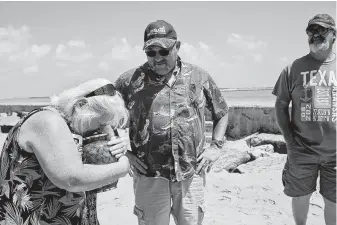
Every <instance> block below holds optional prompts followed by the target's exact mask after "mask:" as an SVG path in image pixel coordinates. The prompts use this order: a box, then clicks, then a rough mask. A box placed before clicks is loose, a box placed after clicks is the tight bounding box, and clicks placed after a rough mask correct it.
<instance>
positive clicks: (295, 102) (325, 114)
mask: <svg viewBox="0 0 337 225" xmlns="http://www.w3.org/2000/svg"><path fill="white" fill-rule="evenodd" d="M336 86H337V80H336V59H335V60H333V61H331V62H320V61H318V60H316V59H315V58H313V57H312V56H311V55H310V54H308V55H306V56H304V57H302V58H299V59H297V60H295V61H294V62H293V63H292V64H291V65H289V66H287V67H286V68H285V69H283V71H282V73H281V75H280V77H279V78H278V81H277V83H276V84H275V87H274V90H273V92H272V93H273V94H274V95H276V96H278V98H280V99H281V100H283V101H286V102H290V101H292V110H291V124H292V128H293V131H294V135H295V140H296V141H297V142H298V144H299V145H301V146H303V147H305V148H306V149H310V150H313V151H315V152H316V153H318V154H319V155H323V156H333V155H336V120H337V109H336V105H337V103H336V97H337V96H336V94H337V88H336Z"/></svg>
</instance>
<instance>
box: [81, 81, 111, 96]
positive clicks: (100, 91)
mask: <svg viewBox="0 0 337 225" xmlns="http://www.w3.org/2000/svg"><path fill="white" fill-rule="evenodd" d="M115 94H116V88H115V87H114V86H113V84H106V85H104V86H102V87H100V88H97V89H96V90H94V91H93V92H90V93H89V94H87V95H85V96H84V97H86V98H89V97H93V96H98V95H110V96H114V95H115Z"/></svg>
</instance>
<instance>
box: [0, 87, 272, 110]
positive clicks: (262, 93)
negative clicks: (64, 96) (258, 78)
mask: <svg viewBox="0 0 337 225" xmlns="http://www.w3.org/2000/svg"><path fill="white" fill-rule="evenodd" d="M271 91H272V90H270V89H265V90H225V89H221V93H222V95H223V97H224V99H225V100H226V102H227V103H228V104H229V105H230V106H231V105H232V106H234V105H238V106H252V105H257V106H273V105H274V102H275V99H276V98H275V96H274V95H272V94H271ZM48 103H49V98H48V97H31V98H13V99H0V105H46V104H48Z"/></svg>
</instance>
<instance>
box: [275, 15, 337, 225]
mask: <svg viewBox="0 0 337 225" xmlns="http://www.w3.org/2000/svg"><path fill="white" fill-rule="evenodd" d="M306 33H307V35H308V43H309V48H310V53H309V54H307V55H305V56H303V57H301V58H299V59H296V60H295V61H294V62H293V63H292V64H291V65H289V66H287V67H286V68H284V69H283V71H282V73H281V75H280V76H279V79H278V81H277V83H276V85H275V87H274V90H273V94H274V95H276V96H277V100H276V103H275V111H276V119H277V122H278V124H279V127H280V130H281V132H282V134H283V136H284V139H285V141H286V144H287V155H288V158H287V162H286V164H285V166H284V170H283V175H282V180H283V184H284V193H285V194H286V195H288V196H290V197H292V208H293V214H294V219H295V222H296V225H305V224H306V221H307V216H308V211H309V203H310V197H311V195H312V193H313V192H314V191H315V190H316V183H317V178H318V176H319V177H320V193H321V194H322V196H323V199H324V203H325V208H324V218H325V223H326V224H327V225H336V121H337V108H336V106H337V102H336V98H337V95H336V94H337V87H336V86H337V80H336V54H335V53H334V49H335V48H334V43H335V40H336V25H335V21H334V19H333V18H332V17H331V16H329V15H327V14H317V15H316V16H314V17H313V18H312V19H311V20H310V21H309V23H308V26H307V28H306ZM290 101H291V102H292V111H291V117H290V115H289V109H288V107H289V103H290Z"/></svg>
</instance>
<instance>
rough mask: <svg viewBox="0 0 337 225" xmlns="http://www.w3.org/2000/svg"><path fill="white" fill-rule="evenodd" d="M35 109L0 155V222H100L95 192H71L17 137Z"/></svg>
mask: <svg viewBox="0 0 337 225" xmlns="http://www.w3.org/2000/svg"><path fill="white" fill-rule="evenodd" d="M41 110H45V109H44V108H41V109H37V110H33V111H32V112H31V113H29V114H27V115H26V116H25V117H24V118H22V119H21V120H20V121H19V122H18V123H17V124H16V125H15V126H14V127H13V128H12V129H11V131H10V132H9V133H8V135H7V138H6V140H5V143H4V146H3V148H2V151H1V155H0V225H5V224H22V225H38V224H39V225H47V224H54V225H59V224H62V225H99V222H98V220H97V211H96V200H97V198H96V197H97V194H96V192H94V191H88V192H76V193H75V192H68V191H66V190H63V189H60V188H58V187H57V186H55V185H54V184H53V183H52V182H51V181H50V180H49V179H48V177H47V176H46V175H45V174H44V172H43V170H42V168H41V166H40V164H39V162H38V160H37V159H36V157H35V155H34V154H33V153H28V152H26V151H24V150H23V149H21V148H20V146H19V145H18V141H17V136H18V133H19V131H20V127H21V125H22V124H23V122H24V121H25V120H26V119H28V117H30V116H31V115H33V114H34V113H36V112H39V111H41Z"/></svg>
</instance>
